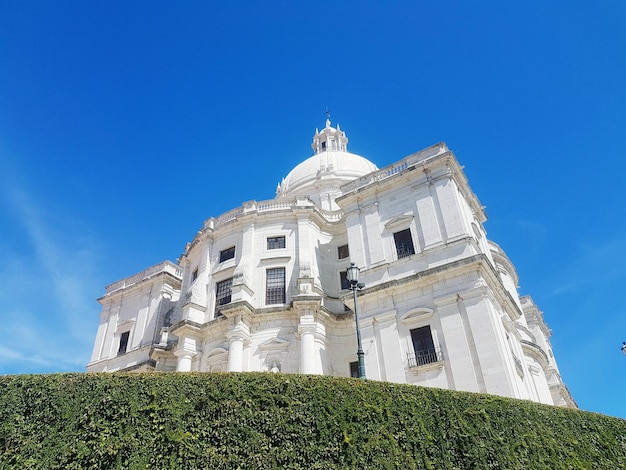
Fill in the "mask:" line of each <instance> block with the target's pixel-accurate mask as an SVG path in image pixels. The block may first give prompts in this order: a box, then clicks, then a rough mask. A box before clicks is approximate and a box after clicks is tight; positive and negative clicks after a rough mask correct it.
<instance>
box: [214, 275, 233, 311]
mask: <svg viewBox="0 0 626 470" xmlns="http://www.w3.org/2000/svg"><path fill="white" fill-rule="evenodd" d="M232 287H233V278H232V277H231V278H230V279H226V280H224V281H220V282H218V283H216V284H215V304H216V305H217V306H219V305H226V304H229V303H230V300H231V294H232Z"/></svg>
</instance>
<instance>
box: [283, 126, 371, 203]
mask: <svg viewBox="0 0 626 470" xmlns="http://www.w3.org/2000/svg"><path fill="white" fill-rule="evenodd" d="M347 144H348V138H347V137H346V134H345V132H343V131H342V130H341V129H340V128H339V125H337V128H336V129H335V128H333V127H331V126H330V121H328V120H327V121H326V127H325V128H324V129H323V130H322V131H321V132H319V131H317V129H316V132H315V136H314V137H313V144H312V145H311V147H312V148H313V150H314V152H315V154H314V155H313V156H312V157H310V158H308V159H306V160H305V161H303V162H302V163H300V164H298V165H297V166H296V167H295V168H294V169H293V170H291V171H290V172H289V174H288V175H287V176H286V177H285V178H283V181H282V182H281V183H280V184H279V185H278V188H277V189H276V197H278V198H280V197H286V198H287V197H288V198H293V197H295V196H308V197H309V198H311V199H312V200H313V201H314V202H316V203H317V204H319V205H320V207H322V208H323V209H328V210H338V209H339V207H338V206H337V205H336V204H335V199H336V198H337V197H339V196H341V190H340V187H341V185H343V184H345V183H348V182H350V181H353V180H355V179H357V178H360V177H361V176H364V175H367V174H368V173H371V172H373V171H376V170H378V168H377V167H376V165H374V164H373V163H372V162H370V161H369V160H368V159H366V158H363V157H361V156H360V155H356V154H354V153H350V152H348V151H347Z"/></svg>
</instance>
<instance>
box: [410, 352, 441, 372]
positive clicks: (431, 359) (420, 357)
mask: <svg viewBox="0 0 626 470" xmlns="http://www.w3.org/2000/svg"><path fill="white" fill-rule="evenodd" d="M407 359H408V363H409V368H410V369H415V368H418V367H423V366H428V365H431V364H432V365H434V366H439V367H441V366H443V353H442V352H441V348H432V349H424V350H422V351H415V352H413V353H408V354H407Z"/></svg>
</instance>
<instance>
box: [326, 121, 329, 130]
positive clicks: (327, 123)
mask: <svg viewBox="0 0 626 470" xmlns="http://www.w3.org/2000/svg"><path fill="white" fill-rule="evenodd" d="M329 128H330V119H326V129H329Z"/></svg>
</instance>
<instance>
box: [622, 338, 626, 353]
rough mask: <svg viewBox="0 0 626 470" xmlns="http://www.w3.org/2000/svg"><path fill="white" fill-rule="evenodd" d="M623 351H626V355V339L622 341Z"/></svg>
mask: <svg viewBox="0 0 626 470" xmlns="http://www.w3.org/2000/svg"><path fill="white" fill-rule="evenodd" d="M622 352H623V353H624V356H626V341H624V342H623V343H622Z"/></svg>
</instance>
